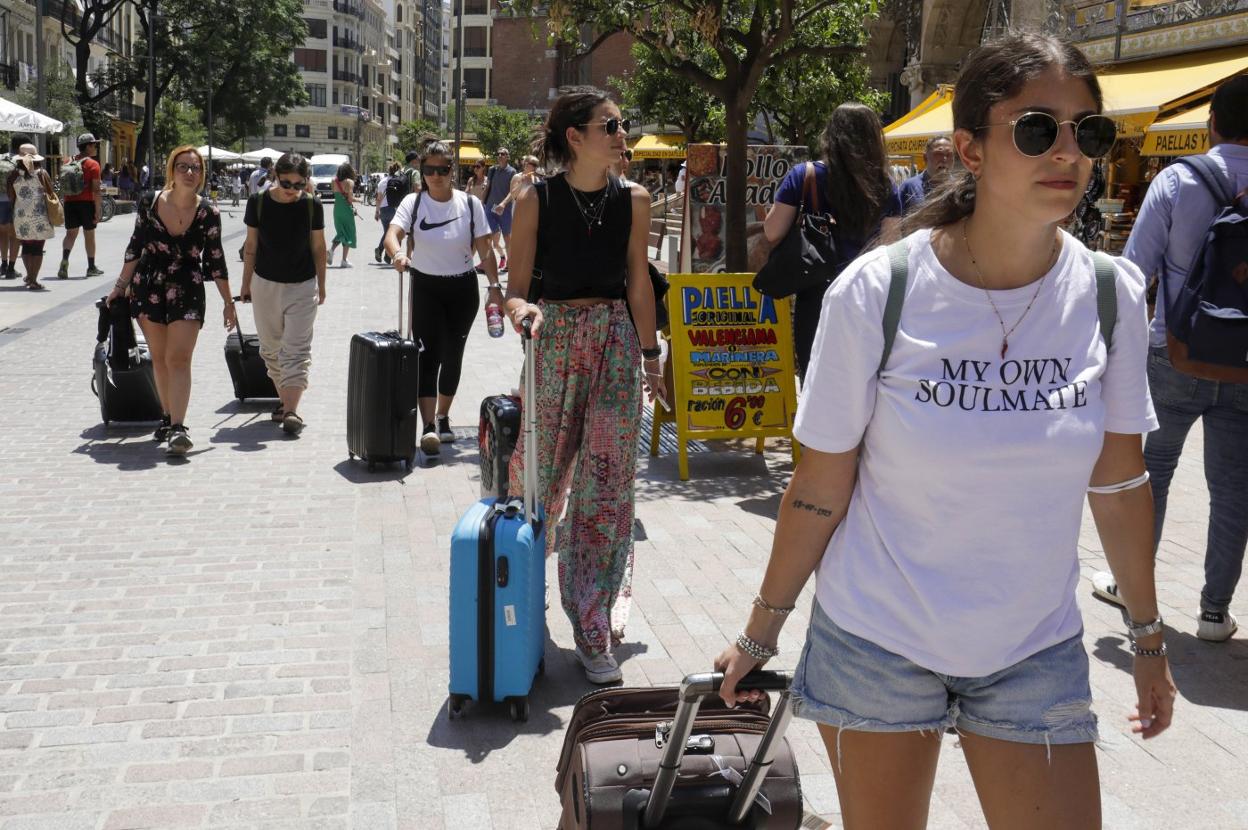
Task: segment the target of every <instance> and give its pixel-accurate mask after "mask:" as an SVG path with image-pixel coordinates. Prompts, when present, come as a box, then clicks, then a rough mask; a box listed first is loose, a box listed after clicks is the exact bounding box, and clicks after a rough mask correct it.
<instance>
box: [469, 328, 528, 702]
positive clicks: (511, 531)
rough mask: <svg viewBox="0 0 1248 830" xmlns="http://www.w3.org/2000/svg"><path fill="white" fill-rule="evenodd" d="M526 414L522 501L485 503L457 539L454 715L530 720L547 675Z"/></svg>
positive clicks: (475, 510) (471, 515) (473, 510)
mask: <svg viewBox="0 0 1248 830" xmlns="http://www.w3.org/2000/svg"><path fill="white" fill-rule="evenodd" d="M524 350H525V356H524V400H526V401H532V400H533V398H534V393H535V387H536V383H535V380H534V368H533V339H532V337H531V336H530V335H529V333H528V331H527V326H526V331H525V333H524ZM523 409H524V435H525V440H524V461H525V464H524V496H523V498H520V497H518V496H516V495H515V494H511V496H509V497H506V498H495V497H490V498H484V499H481V500H480V501H478V502H477V503H476V504H474V505H473V506H472V507H470V508H469V509H468V511H467V512H466V513H464V515H463V517H462V518H461V519H460V520H459V524H457V525H456V526H455V531H454V533H453V534H452V536H451V600H450V606H451V643H450V652H451V681H450V703H449V709H448V712H449V715H450V717H452V718H455V717H458V716H459V715H461V714H462V712H463V707H464V703H465V702H466V701H468V700H474V701H479V702H486V701H493V702H496V703H507V704H509V706H510V709H511V716H512V718H513V719H515V720H518V721H523V720H527V719H528V717H529V701H528V695H529V691H530V690H531V689H532V687H533V680H534V678H535V677H536V676H537V675H538V674H540V673H541V672H542V669H543V668H544V661H543V656H542V655H543V653H544V651H545V646H546V607H545V594H546V570H545V565H546V515H545V511H544V510H543V509H542V506H541V505H540V504H538V503H537V498H536V496H537V462H536V458H535V454H536V439H535V437H534V436H535V434H536V431H537V429H536V421H535V418H534V414H533V407H532V406H525V407H523Z"/></svg>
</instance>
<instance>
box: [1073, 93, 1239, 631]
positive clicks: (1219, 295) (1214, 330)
mask: <svg viewBox="0 0 1248 830" xmlns="http://www.w3.org/2000/svg"><path fill="white" fill-rule="evenodd" d="M1209 144H1210V145H1211V148H1212V149H1210V150H1209V152H1208V153H1207V154H1205V155H1203V156H1194V157H1188V158H1183V159H1179V160H1178V161H1176V163H1174V164H1172V165H1170V166H1169V167H1167V168H1166V169H1164V170H1162V171H1161V172H1160V173H1158V174H1157V177H1156V178H1155V179H1153V182H1152V184H1151V186H1150V187H1149V189H1148V194H1147V195H1146V196H1145V198H1144V203H1143V204H1142V205H1141V207H1140V213H1139V216H1138V218H1137V219H1136V222H1135V226H1134V228H1133V229H1132V231H1131V236H1130V238H1129V239H1128V240H1127V247H1126V250H1125V251H1124V252H1123V255H1124V256H1125V257H1126V258H1127V259H1130V260H1131V261H1132V262H1134V263H1135V264H1136V265H1138V266H1139V267H1140V269H1141V270H1142V271H1143V272H1144V274H1145V276H1146V277H1151V276H1156V277H1157V279H1158V281H1159V286H1158V288H1159V290H1158V302H1157V310H1156V313H1155V314H1154V316H1153V322H1152V328H1151V329H1150V332H1149V339H1150V354H1149V364H1148V383H1149V388H1150V389H1151V391H1152V395H1153V406H1154V408H1155V409H1156V411H1157V419H1158V421H1160V427H1159V428H1158V429H1157V430H1156V431H1155V432H1152V433H1149V435H1148V438H1147V440H1146V441H1145V444H1144V461H1145V464H1146V466H1147V468H1148V474H1149V476H1150V482H1151V485H1152V490H1153V503H1154V505H1155V507H1154V510H1155V519H1154V525H1153V550H1154V552H1155V551H1156V549H1157V545H1158V544H1159V543H1160V541H1161V529H1162V523H1163V521H1164V520H1165V516H1166V496H1167V494H1168V492H1169V489H1170V480H1171V478H1172V477H1173V475H1174V470H1175V467H1177V466H1178V463H1179V457H1180V456H1181V455H1182V453H1183V443H1184V441H1185V440H1186V438H1187V433H1188V431H1189V430H1190V429H1191V427H1192V425H1193V424H1194V423H1195V422H1196V420H1197V419H1199V420H1200V421H1201V425H1202V428H1203V431H1204V461H1205V482H1206V484H1207V485H1208V488H1209V530H1208V537H1207V541H1206V548H1205V582H1204V589H1203V590H1202V591H1201V594H1200V615H1199V617H1198V618H1197V619H1198V622H1199V625H1198V628H1197V632H1196V636H1197V637H1199V638H1200V639H1202V640H1207V641H1210V642H1222V641H1225V640H1228V639H1230V637H1231V636H1232V635H1233V634H1234V633H1235V631H1236V629H1237V627H1238V626H1237V621H1236V619H1235V617H1234V615H1232V614H1231V612H1230V604H1231V598H1232V596H1233V594H1234V592H1235V586H1236V584H1237V583H1238V582H1239V577H1240V572H1241V570H1242V567H1243V560H1244V549H1245V547H1246V546H1248V355H1246V354H1245V351H1246V346H1245V342H1246V341H1245V332H1244V331H1243V320H1242V315H1246V314H1248V297H1246V295H1245V292H1244V290H1243V286H1244V283H1245V281H1248V235H1245V234H1244V233H1243V228H1245V227H1248V75H1241V76H1239V77H1237V78H1233V79H1232V80H1230V81H1227V82H1226V83H1224V84H1222V85H1221V86H1219V87H1218V89H1217V91H1215V92H1214V94H1213V101H1212V103H1211V105H1210V110H1209ZM1237 322H1238V325H1236V323H1237ZM1092 584H1093V593H1094V594H1095V595H1096V596H1097V597H1099V598H1101V599H1103V600H1106V601H1108V602H1112V603H1115V604H1117V605H1122V600H1121V599H1120V598H1119V594H1118V586H1117V585H1116V584H1115V583H1114V581H1113V578H1112V577H1111V576H1110V575H1109V574H1108V573H1105V572H1098V573H1096V574H1094V575H1093V578H1092Z"/></svg>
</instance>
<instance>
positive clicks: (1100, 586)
mask: <svg viewBox="0 0 1248 830" xmlns="http://www.w3.org/2000/svg"><path fill="white" fill-rule="evenodd" d="M1092 596H1094V597H1096V598H1097V599H1101V600H1104V601H1105V602H1108V603H1109V604H1110V605H1117V606H1118V607H1119V608H1126V607H1127V604H1126V603H1125V602H1123V601H1122V597H1120V596H1118V583H1116V582H1114V575H1113V574H1111V573H1110V572H1109V571H1097V572H1096V573H1094V574H1092Z"/></svg>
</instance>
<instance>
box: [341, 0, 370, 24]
mask: <svg viewBox="0 0 1248 830" xmlns="http://www.w3.org/2000/svg"><path fill="white" fill-rule="evenodd" d="M334 11H336V12H338V13H339V14H345V15H348V16H349V17H355V18H358V19H360V20H363V19H364V6H363V5H362V4H360V3H348V2H346V0H334Z"/></svg>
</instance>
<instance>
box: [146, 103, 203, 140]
mask: <svg viewBox="0 0 1248 830" xmlns="http://www.w3.org/2000/svg"><path fill="white" fill-rule="evenodd" d="M202 119H203V116H202V114H201V113H200V111H199V110H198V109H196V108H195V107H194V106H192V105H191V104H186V103H183V102H181V101H177V100H174V98H173V96H170V95H166V96H165V97H164V99H162V100H161V102H160V105H159V106H158V107H156V146H157V147H160V148H162V149H164V150H166V151H167V150H171V149H173V148H174V147H178V146H181V145H183V144H194V145H195V146H197V147H198V146H199V145H201V144H204V143H205V142H206V141H207V140H208V132H207V131H206V130H205V129H204V125H203V120H202Z"/></svg>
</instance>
